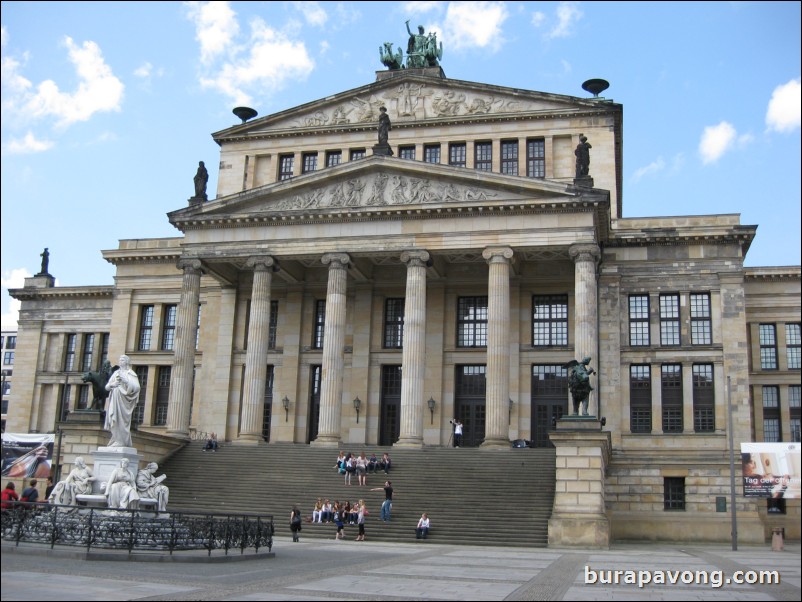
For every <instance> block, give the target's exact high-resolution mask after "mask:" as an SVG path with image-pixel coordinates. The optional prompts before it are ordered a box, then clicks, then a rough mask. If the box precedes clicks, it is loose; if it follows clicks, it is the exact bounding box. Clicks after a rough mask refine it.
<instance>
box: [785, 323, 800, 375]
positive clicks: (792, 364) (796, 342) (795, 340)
mask: <svg viewBox="0 0 802 602" xmlns="http://www.w3.org/2000/svg"><path fill="white" fill-rule="evenodd" d="M801 349H802V346H801V345H800V334H799V324H786V325H785V357H786V359H787V360H788V369H789V370H799V369H800V368H802V364H800V350H801Z"/></svg>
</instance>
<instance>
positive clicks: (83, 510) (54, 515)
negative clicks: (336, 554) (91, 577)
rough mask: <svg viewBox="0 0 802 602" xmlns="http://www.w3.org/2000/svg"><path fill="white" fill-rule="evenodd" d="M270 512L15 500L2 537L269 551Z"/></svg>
mask: <svg viewBox="0 0 802 602" xmlns="http://www.w3.org/2000/svg"><path fill="white" fill-rule="evenodd" d="M274 532H275V529H274V526H273V516H272V515H253V514H249V515H243V514H237V515H232V514H209V513H206V514H203V513H198V512H182V511H172V510H170V512H166V513H160V514H155V513H152V512H147V511H142V510H118V509H111V508H87V507H84V506H61V505H57V504H29V503H25V502H18V503H16V504H14V506H13V507H12V508H9V509H4V510H3V511H2V537H3V539H4V540H6V541H14V542H16V544H17V545H19V543H20V542H31V543H40V544H47V545H49V546H50V547H51V548H52V547H54V546H56V545H68V546H80V547H84V548H86V550H87V551H89V550H91V549H92V548H104V549H114V550H127V551H128V552H129V553H131V552H134V551H161V552H169V553H170V554H172V553H173V552H175V551H181V550H207V551H208V553H209V555H211V553H212V551H213V550H223V551H224V552H225V554H226V555H227V554H228V552H229V550H232V551H235V550H239V551H240V553H241V554H244V553H245V551H246V550H251V549H252V550H253V551H254V552H258V551H259V550H260V549H261V548H267V549H268V551H270V550H271V549H272V547H273V533H274Z"/></svg>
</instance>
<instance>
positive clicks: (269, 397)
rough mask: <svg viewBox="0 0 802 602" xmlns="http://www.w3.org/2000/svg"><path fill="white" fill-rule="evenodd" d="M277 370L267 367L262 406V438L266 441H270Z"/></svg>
mask: <svg viewBox="0 0 802 602" xmlns="http://www.w3.org/2000/svg"><path fill="white" fill-rule="evenodd" d="M274 373H275V369H274V367H273V366H271V365H269V364H268V366H267V374H265V395H264V400H263V402H262V405H263V406H264V412H263V413H262V438H263V439H264V440H265V441H270V423H271V422H272V419H273V380H274Z"/></svg>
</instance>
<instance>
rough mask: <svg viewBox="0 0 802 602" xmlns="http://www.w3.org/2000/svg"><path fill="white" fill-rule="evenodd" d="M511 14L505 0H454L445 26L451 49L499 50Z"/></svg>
mask: <svg viewBox="0 0 802 602" xmlns="http://www.w3.org/2000/svg"><path fill="white" fill-rule="evenodd" d="M507 17H508V13H507V8H506V6H505V4H504V3H502V2H451V3H449V5H448V10H447V11H446V20H445V25H444V27H443V29H444V30H445V31H446V32H447V33H446V34H445V35H444V37H445V38H447V39H448V45H449V48H452V47H453V48H455V49H460V48H475V47H479V48H490V49H492V50H493V51H496V50H498V49H499V48H500V47H501V44H502V43H503V41H504V38H503V35H502V31H501V26H502V24H503V23H504V21H506V19H507Z"/></svg>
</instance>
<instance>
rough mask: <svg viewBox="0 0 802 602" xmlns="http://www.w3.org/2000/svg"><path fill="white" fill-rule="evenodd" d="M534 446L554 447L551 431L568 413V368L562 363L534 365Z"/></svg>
mask: <svg viewBox="0 0 802 602" xmlns="http://www.w3.org/2000/svg"><path fill="white" fill-rule="evenodd" d="M532 406H533V412H532V446H533V447H553V445H552V443H551V441H550V440H549V431H553V430H554V426H555V424H556V422H557V420H559V419H560V418H562V416H563V414H566V413H568V370H567V369H566V368H563V367H562V366H560V365H534V366H532Z"/></svg>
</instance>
